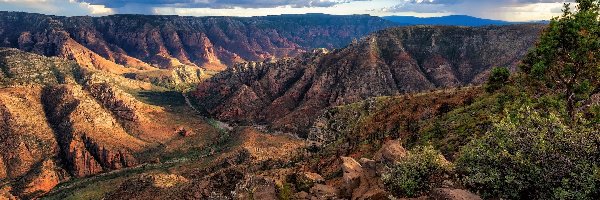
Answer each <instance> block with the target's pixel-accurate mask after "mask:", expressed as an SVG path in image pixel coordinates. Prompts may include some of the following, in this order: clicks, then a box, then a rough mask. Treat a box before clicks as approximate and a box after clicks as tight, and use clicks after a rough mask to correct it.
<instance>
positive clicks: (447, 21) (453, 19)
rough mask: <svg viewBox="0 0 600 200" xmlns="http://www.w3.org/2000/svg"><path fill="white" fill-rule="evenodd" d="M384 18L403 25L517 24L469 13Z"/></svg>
mask: <svg viewBox="0 0 600 200" xmlns="http://www.w3.org/2000/svg"><path fill="white" fill-rule="evenodd" d="M383 18H384V19H387V20H390V21H392V22H396V23H398V24H401V25H449V26H485V25H507V24H515V23H513V22H507V21H502V20H491V19H482V18H477V17H472V16H467V15H450V16H443V17H423V18H421V17H413V16H388V17H383Z"/></svg>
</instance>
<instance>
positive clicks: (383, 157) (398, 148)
mask: <svg viewBox="0 0 600 200" xmlns="http://www.w3.org/2000/svg"><path fill="white" fill-rule="evenodd" d="M406 154H407V151H406V149H404V147H402V145H401V144H400V141H398V140H390V141H387V142H385V143H384V144H383V146H382V147H381V149H379V151H377V153H375V155H374V156H373V159H374V160H376V161H379V162H385V163H395V162H398V161H400V159H402V158H404V157H405V156H406Z"/></svg>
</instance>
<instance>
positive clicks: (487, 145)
mask: <svg viewBox="0 0 600 200" xmlns="http://www.w3.org/2000/svg"><path fill="white" fill-rule="evenodd" d="M577 3H579V5H578V6H577V9H578V12H571V10H570V8H569V5H568V4H566V5H565V9H564V10H563V11H564V14H563V16H562V17H560V18H555V19H553V20H552V21H551V23H550V25H549V28H548V29H547V30H546V31H545V32H544V33H543V35H542V38H541V41H540V43H539V44H538V46H537V47H536V48H535V49H534V50H533V51H532V52H530V53H529V54H528V55H527V57H526V58H525V60H524V62H523V65H522V71H523V73H524V76H522V77H520V78H519V79H518V80H517V81H516V82H514V83H512V85H513V86H511V87H508V88H506V89H502V90H500V91H501V92H499V91H496V93H497V94H499V93H504V92H506V91H507V90H508V89H509V88H523V87H521V86H525V90H521V89H518V90H517V91H518V92H517V94H519V95H516V96H513V97H512V98H511V101H509V102H508V103H506V104H505V105H504V106H503V109H504V112H503V113H498V114H496V115H495V118H497V119H498V120H494V123H493V126H492V128H491V129H490V130H487V131H486V133H485V134H484V135H483V136H481V137H476V138H475V139H474V140H472V141H471V142H470V143H469V144H468V145H466V146H464V147H463V148H462V149H461V151H460V152H459V157H458V159H457V160H456V163H455V164H456V172H457V174H458V175H459V177H460V181H461V182H462V183H463V184H464V185H465V186H467V187H469V188H471V189H473V190H475V191H477V192H479V193H480V194H481V195H482V196H483V197H484V198H503V199H598V197H599V196H600V159H599V158H600V153H599V152H600V149H598V144H600V134H599V132H598V130H600V127H599V124H598V120H597V118H598V117H597V116H598V115H597V113H598V108H597V107H598V102H595V103H594V102H593V101H589V100H590V97H591V96H592V95H595V94H598V93H599V92H600V19H599V14H598V13H599V11H600V1H597V0H578V1H577ZM499 74H500V72H495V73H492V76H491V77H490V82H488V88H489V87H490V85H496V84H495V83H494V82H497V80H498V79H499V78H503V77H504V76H503V75H500V76H499ZM490 89H494V90H497V88H490ZM488 91H490V90H488ZM497 94H496V95H497ZM578 112H581V113H585V115H581V114H579V113H578Z"/></svg>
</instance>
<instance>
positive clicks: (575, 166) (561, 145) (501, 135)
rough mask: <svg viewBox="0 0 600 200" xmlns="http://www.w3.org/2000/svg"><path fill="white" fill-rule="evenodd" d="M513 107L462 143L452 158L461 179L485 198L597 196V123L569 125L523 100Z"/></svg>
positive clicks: (599, 186) (599, 141)
mask: <svg viewBox="0 0 600 200" xmlns="http://www.w3.org/2000/svg"><path fill="white" fill-rule="evenodd" d="M514 110H515V112H513V113H507V115H506V116H507V117H505V118H504V119H502V120H500V121H499V122H497V123H495V124H494V127H493V128H492V130H490V131H489V132H487V133H486V134H485V135H484V136H483V137H479V138H477V139H475V140H473V141H472V142H471V143H470V144H468V145H466V146H465V147H463V148H462V150H461V152H460V156H459V158H458V159H457V161H456V162H455V164H456V173H457V174H458V175H459V177H460V180H461V182H462V183H463V184H464V185H466V186H467V187H470V188H471V189H473V190H474V191H478V192H479V193H480V194H481V195H482V196H483V197H484V198H504V199H598V195H600V168H599V166H600V165H599V164H600V160H599V158H600V152H599V150H600V149H598V144H600V139H599V136H600V134H599V132H598V127H596V128H590V127H588V128H586V127H583V126H582V125H579V126H571V127H573V128H571V127H570V126H567V125H566V124H565V123H564V122H563V121H562V120H560V117H558V116H557V115H556V114H553V113H545V114H542V113H540V112H538V111H535V110H533V109H530V108H529V107H527V106H523V107H521V108H517V109H514ZM592 126H594V125H592Z"/></svg>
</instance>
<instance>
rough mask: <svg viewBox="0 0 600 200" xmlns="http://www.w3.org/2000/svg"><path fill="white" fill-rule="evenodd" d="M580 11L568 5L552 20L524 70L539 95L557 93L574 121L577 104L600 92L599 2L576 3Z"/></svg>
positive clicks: (529, 55) (584, 0)
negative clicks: (540, 93) (542, 92)
mask: <svg viewBox="0 0 600 200" xmlns="http://www.w3.org/2000/svg"><path fill="white" fill-rule="evenodd" d="M576 2H577V3H578V5H577V7H576V8H577V11H576V12H572V11H571V9H570V5H569V4H565V7H564V10H563V15H562V16H561V17H557V18H554V19H552V20H551V22H550V24H549V27H548V28H547V29H546V30H545V32H544V33H543V34H542V36H541V40H540V42H539V43H538V45H537V47H536V48H535V49H534V50H533V51H531V52H530V53H529V54H528V55H527V57H526V58H525V60H524V61H523V65H522V66H521V69H522V70H523V72H524V73H525V74H526V78H527V83H528V84H533V86H536V87H540V88H536V90H537V91H546V92H553V93H557V94H559V95H561V96H562V98H563V99H564V100H565V101H566V104H567V110H568V112H569V116H570V117H571V119H575V114H576V108H577V107H578V104H579V103H581V102H583V101H585V100H587V99H589V97H590V96H591V95H593V94H595V93H598V92H600V19H599V10H600V0H577V1H576Z"/></svg>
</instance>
